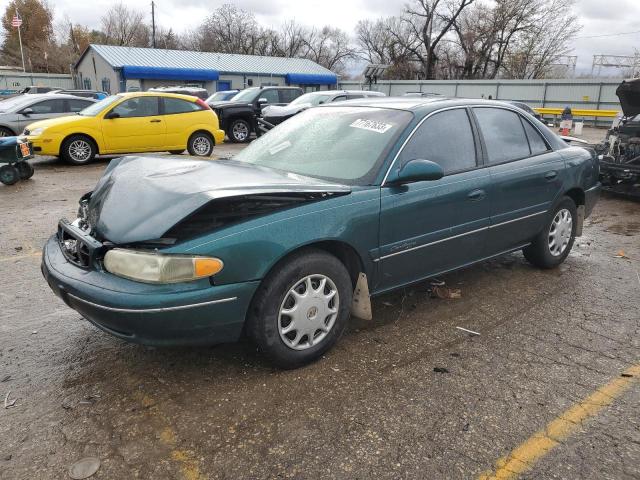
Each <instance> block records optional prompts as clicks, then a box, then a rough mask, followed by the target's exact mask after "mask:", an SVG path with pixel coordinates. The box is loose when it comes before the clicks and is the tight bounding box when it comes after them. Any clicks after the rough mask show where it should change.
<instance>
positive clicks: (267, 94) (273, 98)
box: [258, 90, 280, 103]
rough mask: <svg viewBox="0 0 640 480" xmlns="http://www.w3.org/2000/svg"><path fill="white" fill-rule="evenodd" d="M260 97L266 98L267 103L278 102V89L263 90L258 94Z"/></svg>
mask: <svg viewBox="0 0 640 480" xmlns="http://www.w3.org/2000/svg"><path fill="white" fill-rule="evenodd" d="M258 98H259V99H260V98H266V99H267V103H279V102H280V98H279V97H278V91H277V90H265V91H264V92H261V93H260V96H259V97H258Z"/></svg>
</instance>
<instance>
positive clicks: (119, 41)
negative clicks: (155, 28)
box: [100, 2, 149, 47]
mask: <svg viewBox="0 0 640 480" xmlns="http://www.w3.org/2000/svg"><path fill="white" fill-rule="evenodd" d="M143 20H144V14H143V13H142V12H141V11H138V10H133V9H130V8H129V7H127V6H126V5H125V4H123V3H122V2H120V3H116V4H115V5H113V6H112V7H111V8H109V10H107V13H105V14H104V15H103V16H102V18H101V19H100V21H101V24H102V31H103V32H104V36H105V41H106V42H107V43H109V44H111V45H121V46H135V47H146V46H148V45H149V27H147V25H145V23H144V21H143Z"/></svg>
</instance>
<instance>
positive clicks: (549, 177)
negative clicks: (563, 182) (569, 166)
mask: <svg viewBox="0 0 640 480" xmlns="http://www.w3.org/2000/svg"><path fill="white" fill-rule="evenodd" d="M557 176H558V172H556V171H555V170H551V171H550V172H547V173H545V175H544V178H545V179H547V180H553V179H554V178H556V177H557Z"/></svg>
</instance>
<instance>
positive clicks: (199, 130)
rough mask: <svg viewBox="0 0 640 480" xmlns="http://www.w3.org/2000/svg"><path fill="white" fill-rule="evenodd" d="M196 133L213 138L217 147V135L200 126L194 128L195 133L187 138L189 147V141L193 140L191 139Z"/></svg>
mask: <svg viewBox="0 0 640 480" xmlns="http://www.w3.org/2000/svg"><path fill="white" fill-rule="evenodd" d="M196 133H206V134H207V135H208V136H209V137H211V140H212V141H213V145H214V146H215V145H216V137H215V135H214V134H213V133H212V132H211V131H210V130H207V129H206V128H204V127H200V126H198V127H197V128H194V129H193V131H192V132H191V133H190V134H189V136H188V137H187V145H189V141H190V140H191V137H193V136H194V135H195V134H196Z"/></svg>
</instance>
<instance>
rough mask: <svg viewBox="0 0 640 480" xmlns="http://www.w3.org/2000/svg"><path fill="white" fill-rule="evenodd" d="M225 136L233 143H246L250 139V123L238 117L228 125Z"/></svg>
mask: <svg viewBox="0 0 640 480" xmlns="http://www.w3.org/2000/svg"><path fill="white" fill-rule="evenodd" d="M227 137H229V140H231V141H232V142H233V143H247V142H248V141H249V140H250V139H251V125H249V122H247V121H246V120H242V119H241V118H238V119H236V120H234V121H232V122H231V125H229V130H227Z"/></svg>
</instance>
